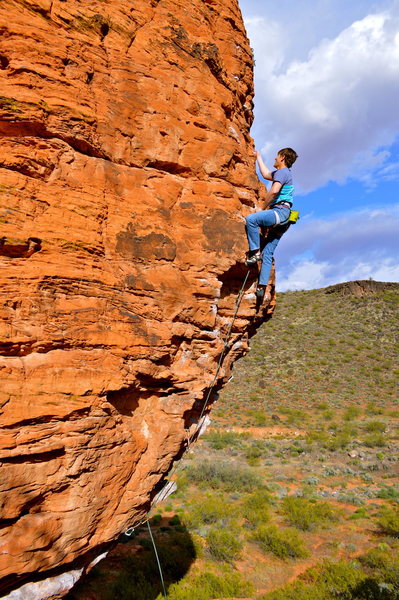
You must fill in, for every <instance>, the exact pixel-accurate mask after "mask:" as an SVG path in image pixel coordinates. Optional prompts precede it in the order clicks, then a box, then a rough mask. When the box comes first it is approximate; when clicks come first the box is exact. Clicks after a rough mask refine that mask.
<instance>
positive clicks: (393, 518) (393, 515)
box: [378, 508, 399, 537]
mask: <svg viewBox="0 0 399 600" xmlns="http://www.w3.org/2000/svg"><path fill="white" fill-rule="evenodd" d="M378 526H379V528H380V530H381V531H382V532H383V533H386V534H387V535H392V536H394V537H399V509H391V508H384V509H383V510H382V511H381V516H380V518H379V519H378Z"/></svg>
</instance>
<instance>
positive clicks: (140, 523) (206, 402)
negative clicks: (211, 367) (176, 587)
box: [125, 271, 250, 598]
mask: <svg viewBox="0 0 399 600" xmlns="http://www.w3.org/2000/svg"><path fill="white" fill-rule="evenodd" d="M249 274H250V271H248V272H247V274H246V275H245V278H244V281H243V283H242V286H241V289H240V291H239V292H238V295H237V298H236V302H235V306H234V313H233V318H232V320H231V323H230V325H229V328H228V330H227V333H226V337H225V340H224V344H223V348H222V351H221V353H220V357H219V361H218V364H217V367H216V371H215V375H214V378H213V381H212V384H211V386H210V387H209V389H208V393H207V395H206V398H205V401H204V404H203V406H202V409H201V412H200V415H199V417H198V421H197V424H199V423H200V421H201V419H202V417H203V414H204V412H205V410H206V408H207V406H208V403H209V399H210V397H211V394H212V392H213V389H214V387H215V385H216V383H217V380H218V376H219V372H220V369H221V367H222V363H223V359H224V357H225V354H226V349H227V347H228V345H229V340H230V336H231V332H232V330H233V326H234V321H235V319H236V316H237V313H238V310H239V308H240V304H241V300H242V296H243V294H244V290H245V285H246V283H247V281H248V277H249ZM197 432H198V429H197V430H196V431H194V433H192V434H191V436H189V437H188V439H187V443H186V448H185V450H184V452H183V455H182V458H183V457H184V455H185V454H186V453H187V452H188V451H189V450H190V445H191V442H192V441H193V439H194V436H195V435H196V434H197ZM181 464H182V461H181V460H180V461H179V462H178V463H176V464H175V465H174V466H173V467H172V469H171V470H170V471H169V473H168V478H169V480H170V478H171V477H172V475H174V474H175V473H176V471H177V470H178V468H179V467H180V466H181ZM151 508H152V507H151ZM150 512H151V509H150V511H149V512H148V513H147V515H146V516H145V518H144V519H143V520H142V521H140V522H139V523H138V524H137V525H135V527H129V529H127V530H126V531H125V535H127V536H128V537H130V536H131V535H132V533H133V532H134V530H135V529H136V528H138V527H141V526H142V525H144V524H145V523H147V527H148V531H149V533H150V538H151V542H152V545H153V548H154V553H155V557H156V560H157V564H158V569H159V574H160V578H161V583H162V589H163V595H164V598H167V594H166V588H165V582H164V579H163V573H162V567H161V563H160V560H159V556H158V552H157V548H156V545H155V541H154V537H153V535H152V531H151V527H150Z"/></svg>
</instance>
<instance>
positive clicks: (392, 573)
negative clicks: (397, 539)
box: [359, 544, 399, 595]
mask: <svg viewBox="0 0 399 600" xmlns="http://www.w3.org/2000/svg"><path fill="white" fill-rule="evenodd" d="M359 561H360V563H361V564H362V566H363V567H364V568H365V569H366V572H367V573H368V574H369V575H372V576H373V577H375V578H376V579H377V580H378V581H381V582H384V583H386V584H391V585H394V586H395V588H396V590H398V591H399V568H398V565H399V549H398V548H396V549H393V548H390V547H389V546H388V545H387V544H380V546H377V548H373V549H372V550H369V552H367V553H366V554H364V555H363V556H360V557H359ZM398 595H399V594H398Z"/></svg>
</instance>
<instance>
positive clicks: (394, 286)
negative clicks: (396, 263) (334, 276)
mask: <svg viewBox="0 0 399 600" xmlns="http://www.w3.org/2000/svg"><path fill="white" fill-rule="evenodd" d="M385 290H391V291H397V290H399V283H393V282H386V281H373V280H372V279H363V280H361V281H347V282H345V283H336V284H335V285H329V286H328V287H326V288H325V293H326V294H340V295H341V296H356V297H358V298H360V297H361V296H368V295H369V294H376V293H378V292H383V291H385Z"/></svg>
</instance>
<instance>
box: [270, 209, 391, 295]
mask: <svg viewBox="0 0 399 600" xmlns="http://www.w3.org/2000/svg"><path fill="white" fill-rule="evenodd" d="M398 231H399V204H397V205H393V206H391V207H387V208H386V209H381V208H379V209H363V210H360V211H350V212H346V213H341V214H338V215H335V216H333V217H330V218H328V219H312V218H309V219H308V220H306V221H305V222H303V223H302V224H301V221H300V222H299V223H298V225H295V226H293V227H291V228H290V230H289V231H288V232H287V234H286V235H285V236H284V237H283V238H282V240H281V242H280V244H279V246H278V248H277V251H276V267H277V289H278V290H279V291H284V290H287V289H291V290H298V289H313V288H315V287H325V286H327V285H331V284H333V283H338V282H341V281H349V280H356V279H369V278H370V277H371V278H372V279H375V280H379V281H399V263H398V260H397V237H398Z"/></svg>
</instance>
